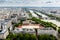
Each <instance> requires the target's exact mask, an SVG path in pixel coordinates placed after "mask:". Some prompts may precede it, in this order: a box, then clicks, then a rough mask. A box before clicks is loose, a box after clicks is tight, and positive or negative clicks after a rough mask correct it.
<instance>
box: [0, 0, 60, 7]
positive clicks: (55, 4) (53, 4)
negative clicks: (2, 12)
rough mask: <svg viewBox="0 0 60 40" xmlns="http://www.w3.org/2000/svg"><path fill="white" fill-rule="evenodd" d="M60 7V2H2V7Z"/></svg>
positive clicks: (32, 0)
mask: <svg viewBox="0 0 60 40" xmlns="http://www.w3.org/2000/svg"><path fill="white" fill-rule="evenodd" d="M2 6H3V7H5V6H8V7H9V6H12V7H14V6H23V7H24V6H27V7H60V0H0V7H2Z"/></svg>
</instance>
